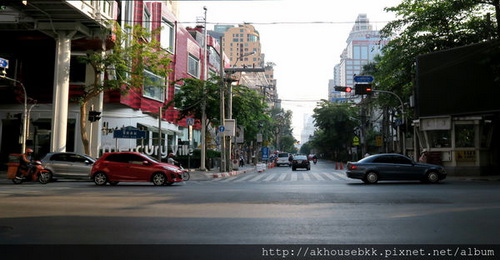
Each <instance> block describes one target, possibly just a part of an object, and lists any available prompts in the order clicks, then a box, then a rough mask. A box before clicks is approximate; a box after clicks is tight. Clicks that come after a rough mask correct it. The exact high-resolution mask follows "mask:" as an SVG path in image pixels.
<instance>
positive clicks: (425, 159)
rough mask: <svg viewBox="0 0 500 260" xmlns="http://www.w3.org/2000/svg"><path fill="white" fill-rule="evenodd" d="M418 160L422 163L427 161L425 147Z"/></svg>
mask: <svg viewBox="0 0 500 260" xmlns="http://www.w3.org/2000/svg"><path fill="white" fill-rule="evenodd" d="M418 161H419V162H421V163H427V150H426V149H424V150H423V151H422V154H421V155H420V158H418Z"/></svg>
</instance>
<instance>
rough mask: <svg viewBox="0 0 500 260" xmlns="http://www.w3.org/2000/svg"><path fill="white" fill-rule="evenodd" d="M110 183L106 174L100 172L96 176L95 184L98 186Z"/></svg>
mask: <svg viewBox="0 0 500 260" xmlns="http://www.w3.org/2000/svg"><path fill="white" fill-rule="evenodd" d="M106 182H108V176H106V174H105V173H104V172H98V173H96V174H95V175H94V183H95V184H96V185H98V186H103V185H106Z"/></svg>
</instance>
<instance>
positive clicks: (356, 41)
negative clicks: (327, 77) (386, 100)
mask: <svg viewBox="0 0 500 260" xmlns="http://www.w3.org/2000/svg"><path fill="white" fill-rule="evenodd" d="M346 43H347V46H346V48H345V49H344V50H343V51H342V54H341V55H340V63H339V64H337V65H336V66H335V68H334V72H333V74H334V79H333V82H332V83H333V84H335V85H334V86H345V87H351V88H353V87H354V84H355V82H354V79H353V78H354V76H355V75H359V74H360V73H361V71H362V70H363V65H366V64H368V63H370V62H372V61H373V59H374V58H375V56H377V55H380V54H381V49H382V48H383V47H384V46H385V45H386V44H387V43H388V39H383V38H381V35H380V32H379V31H377V30H374V29H373V25H372V24H370V20H369V19H368V16H367V15H366V14H359V15H358V17H357V18H356V21H355V23H354V26H353V27H352V30H351V32H350V33H349V37H348V38H347V40H346ZM330 85H331V84H330ZM329 89H330V92H329V100H337V99H339V98H341V99H342V98H344V96H346V95H348V96H349V95H350V94H345V93H338V92H336V91H335V90H334V89H333V88H332V86H330V88H329ZM339 94H340V95H339Z"/></svg>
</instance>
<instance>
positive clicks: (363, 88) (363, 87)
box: [354, 84, 373, 95]
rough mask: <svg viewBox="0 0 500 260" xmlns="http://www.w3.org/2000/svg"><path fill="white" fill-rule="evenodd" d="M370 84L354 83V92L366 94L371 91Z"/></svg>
mask: <svg viewBox="0 0 500 260" xmlns="http://www.w3.org/2000/svg"><path fill="white" fill-rule="evenodd" d="M372 90H373V89H372V84H356V85H354V94H356V95H368V94H371V93H372Z"/></svg>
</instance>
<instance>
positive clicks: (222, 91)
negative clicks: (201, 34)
mask: <svg viewBox="0 0 500 260" xmlns="http://www.w3.org/2000/svg"><path fill="white" fill-rule="evenodd" d="M223 39H224V36H222V37H221V40H220V51H219V52H220V57H221V59H220V79H221V86H220V124H221V125H222V126H224V125H225V122H224V121H225V119H226V113H225V109H226V108H225V104H224V103H225V102H226V101H225V95H226V91H225V89H226V82H225V80H224V57H223V46H222V41H223ZM219 134H220V139H219V140H220V148H221V149H220V151H221V153H220V171H221V172H225V171H226V170H227V168H226V136H225V134H224V132H223V131H222V132H220V133H219Z"/></svg>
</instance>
